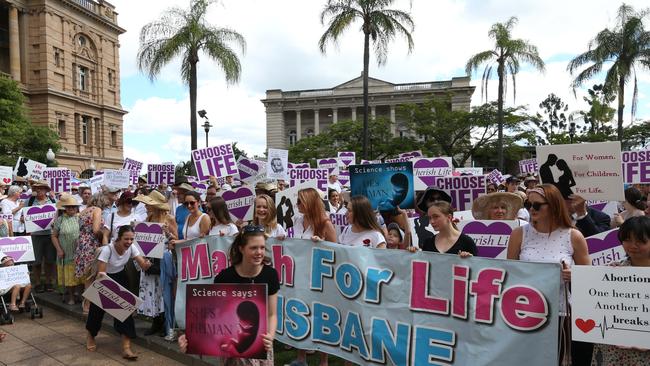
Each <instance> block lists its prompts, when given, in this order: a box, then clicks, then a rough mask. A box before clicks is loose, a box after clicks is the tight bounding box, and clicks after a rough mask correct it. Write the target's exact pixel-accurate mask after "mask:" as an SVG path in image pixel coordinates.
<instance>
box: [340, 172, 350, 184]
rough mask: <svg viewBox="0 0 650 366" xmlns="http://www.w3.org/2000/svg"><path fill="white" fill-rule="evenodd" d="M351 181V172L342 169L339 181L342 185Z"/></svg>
mask: <svg viewBox="0 0 650 366" xmlns="http://www.w3.org/2000/svg"><path fill="white" fill-rule="evenodd" d="M349 181H350V172H348V171H342V172H341V173H340V174H339V183H341V184H342V185H346V184H348V182H349Z"/></svg>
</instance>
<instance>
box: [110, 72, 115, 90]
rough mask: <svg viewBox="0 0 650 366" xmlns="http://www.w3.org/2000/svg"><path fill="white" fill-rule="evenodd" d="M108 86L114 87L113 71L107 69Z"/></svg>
mask: <svg viewBox="0 0 650 366" xmlns="http://www.w3.org/2000/svg"><path fill="white" fill-rule="evenodd" d="M108 86H115V71H113V70H111V69H108Z"/></svg>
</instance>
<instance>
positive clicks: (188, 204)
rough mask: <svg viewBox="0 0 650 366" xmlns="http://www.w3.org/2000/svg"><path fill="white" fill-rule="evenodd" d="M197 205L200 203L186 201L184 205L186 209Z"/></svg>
mask: <svg viewBox="0 0 650 366" xmlns="http://www.w3.org/2000/svg"><path fill="white" fill-rule="evenodd" d="M197 203H198V201H185V202H184V203H183V204H184V205H185V207H190V206H194V205H196V204H197Z"/></svg>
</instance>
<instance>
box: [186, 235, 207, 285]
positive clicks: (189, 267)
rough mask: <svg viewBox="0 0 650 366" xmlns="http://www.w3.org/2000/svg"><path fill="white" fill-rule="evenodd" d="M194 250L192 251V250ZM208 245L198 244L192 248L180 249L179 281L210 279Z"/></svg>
mask: <svg viewBox="0 0 650 366" xmlns="http://www.w3.org/2000/svg"><path fill="white" fill-rule="evenodd" d="M192 249H194V250H192ZM210 269H211V268H210V256H209V255H208V244H207V243H200V244H197V245H196V246H194V248H192V247H183V248H181V280H182V281H189V280H197V279H199V277H200V278H208V277H212V273H211V271H210Z"/></svg>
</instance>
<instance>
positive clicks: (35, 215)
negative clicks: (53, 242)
mask: <svg viewBox="0 0 650 366" xmlns="http://www.w3.org/2000/svg"><path fill="white" fill-rule="evenodd" d="M23 216H24V217H25V230H26V231H27V232H28V233H33V232H35V231H42V230H50V228H51V227H52V222H53V221H54V217H55V216H56V205H53V204H47V205H42V206H31V207H25V208H23Z"/></svg>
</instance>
